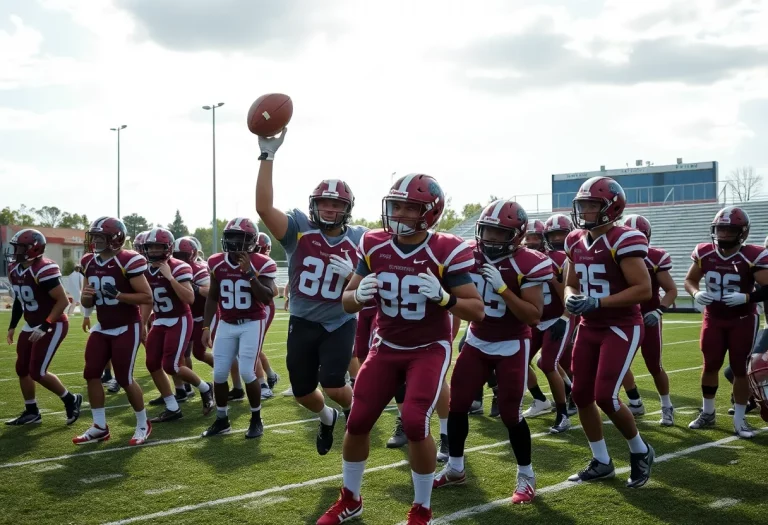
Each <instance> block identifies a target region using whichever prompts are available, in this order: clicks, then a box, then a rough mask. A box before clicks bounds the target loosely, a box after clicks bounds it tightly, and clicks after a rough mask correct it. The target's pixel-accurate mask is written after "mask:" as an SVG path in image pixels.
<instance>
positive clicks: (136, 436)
mask: <svg viewBox="0 0 768 525" xmlns="http://www.w3.org/2000/svg"><path fill="white" fill-rule="evenodd" d="M151 433H152V421H147V426H145V427H136V432H134V433H133V437H132V438H131V440H130V441H129V442H128V444H129V445H130V446H132V447H135V446H137V445H143V444H144V443H146V442H147V440H148V439H149V435H150V434H151Z"/></svg>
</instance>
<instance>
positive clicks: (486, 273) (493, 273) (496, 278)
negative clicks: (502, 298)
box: [480, 263, 507, 293]
mask: <svg viewBox="0 0 768 525" xmlns="http://www.w3.org/2000/svg"><path fill="white" fill-rule="evenodd" d="M480 273H481V274H483V279H485V280H486V281H487V282H488V284H490V285H491V287H492V288H493V291H494V292H498V293H501V292H503V291H504V290H506V289H507V283H505V282H504V279H503V278H502V277H501V272H500V271H499V269H498V268H496V267H495V266H494V265H492V264H488V263H485V264H484V265H483V269H482V270H480Z"/></svg>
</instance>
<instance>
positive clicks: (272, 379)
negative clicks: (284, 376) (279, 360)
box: [267, 372, 280, 390]
mask: <svg viewBox="0 0 768 525" xmlns="http://www.w3.org/2000/svg"><path fill="white" fill-rule="evenodd" d="M279 382H280V374H278V373H277V372H275V375H273V376H267V386H269V389H270V390H274V389H275V385H276V384H278V383H279Z"/></svg>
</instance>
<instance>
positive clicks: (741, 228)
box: [710, 206, 749, 250]
mask: <svg viewBox="0 0 768 525" xmlns="http://www.w3.org/2000/svg"><path fill="white" fill-rule="evenodd" d="M718 230H725V233H729V234H730V235H729V236H728V237H727V238H722V239H721V238H719V237H718V235H717V232H718ZM710 236H711V237H712V242H713V243H714V244H715V246H717V247H718V248H720V249H722V250H729V249H731V248H735V247H736V246H739V245H740V244H744V243H745V242H746V241H747V237H749V215H747V212H746V211H744V210H743V209H741V208H738V207H736V206H728V207H726V208H723V209H722V210H720V211H719V212H717V214H716V215H715V218H714V219H712V225H711V227H710Z"/></svg>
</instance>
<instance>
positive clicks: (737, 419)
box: [733, 403, 747, 428]
mask: <svg viewBox="0 0 768 525" xmlns="http://www.w3.org/2000/svg"><path fill="white" fill-rule="evenodd" d="M746 413H747V405H740V404H738V403H735V404H734V405H733V426H734V427H735V428H741V426H742V425H743V424H744V414H746Z"/></svg>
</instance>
